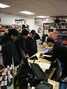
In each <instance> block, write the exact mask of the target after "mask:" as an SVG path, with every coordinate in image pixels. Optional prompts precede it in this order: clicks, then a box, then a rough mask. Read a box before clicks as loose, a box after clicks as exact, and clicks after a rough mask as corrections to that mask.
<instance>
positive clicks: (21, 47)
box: [15, 29, 29, 59]
mask: <svg viewBox="0 0 67 89" xmlns="http://www.w3.org/2000/svg"><path fill="white" fill-rule="evenodd" d="M28 33H29V32H28V31H27V30H26V29H23V30H22V32H21V35H20V37H18V39H17V40H16V41H15V45H16V48H17V51H18V55H19V58H20V59H22V58H23V56H22V54H23V53H24V54H25V55H26V57H28V53H27V49H26V39H27V37H28Z"/></svg>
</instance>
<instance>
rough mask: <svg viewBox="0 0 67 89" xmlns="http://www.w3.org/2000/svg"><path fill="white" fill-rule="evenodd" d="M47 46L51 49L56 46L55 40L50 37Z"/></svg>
mask: <svg viewBox="0 0 67 89" xmlns="http://www.w3.org/2000/svg"><path fill="white" fill-rule="evenodd" d="M47 45H48V46H49V47H51V46H53V45H54V39H53V38H52V37H48V38H47Z"/></svg>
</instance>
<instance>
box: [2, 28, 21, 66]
mask: <svg viewBox="0 0 67 89" xmlns="http://www.w3.org/2000/svg"><path fill="white" fill-rule="evenodd" d="M17 36H18V31H17V30H16V29H11V30H9V32H8V35H7V37H6V39H5V42H4V43H3V45H2V57H3V64H4V66H5V67H7V65H11V64H12V58H13V60H14V65H15V66H17V65H18V64H19V63H20V60H19V56H18V53H17V49H16V47H15V44H14V41H15V40H16V39H17Z"/></svg>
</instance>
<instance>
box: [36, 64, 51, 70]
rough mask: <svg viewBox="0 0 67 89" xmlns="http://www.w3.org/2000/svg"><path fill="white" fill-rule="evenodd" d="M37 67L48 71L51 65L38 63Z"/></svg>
mask: <svg viewBox="0 0 67 89" xmlns="http://www.w3.org/2000/svg"><path fill="white" fill-rule="evenodd" d="M38 65H39V66H40V67H41V68H44V69H49V68H50V66H51V64H47V63H41V62H40V63H38Z"/></svg>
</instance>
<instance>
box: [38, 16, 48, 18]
mask: <svg viewBox="0 0 67 89" xmlns="http://www.w3.org/2000/svg"><path fill="white" fill-rule="evenodd" d="M37 17H38V18H46V17H48V16H37Z"/></svg>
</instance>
